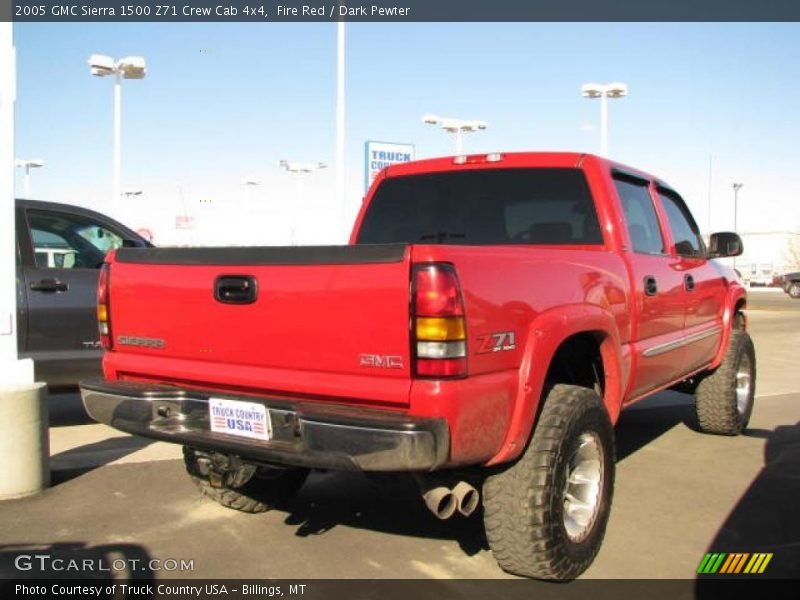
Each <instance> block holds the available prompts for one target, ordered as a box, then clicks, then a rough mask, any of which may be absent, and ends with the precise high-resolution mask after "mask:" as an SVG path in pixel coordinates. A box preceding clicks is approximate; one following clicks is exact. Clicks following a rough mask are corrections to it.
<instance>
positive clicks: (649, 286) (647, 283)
mask: <svg viewBox="0 0 800 600" xmlns="http://www.w3.org/2000/svg"><path fill="white" fill-rule="evenodd" d="M657 293H658V283H657V282H656V278H655V277H653V276H652V275H645V278H644V294H645V296H655V295H656V294H657Z"/></svg>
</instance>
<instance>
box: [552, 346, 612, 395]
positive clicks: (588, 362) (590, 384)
mask: <svg viewBox="0 0 800 600" xmlns="http://www.w3.org/2000/svg"><path fill="white" fill-rule="evenodd" d="M602 341H603V336H602V334H601V333H596V332H588V331H587V332H583V333H577V334H575V335H572V336H570V337H568V338H567V339H566V340H564V341H563V342H561V345H560V346H559V347H558V350H556V353H555V354H554V355H553V359H552V360H551V361H550V366H549V367H548V369H547V377H546V378H545V386H546V387H547V388H550V387H551V386H554V385H556V384H558V383H566V384H569V385H578V386H581V387H585V388H589V389H591V390H594V391H596V392H597V393H598V394H599V395H600V397H601V398H602V397H603V394H604V392H605V385H606V374H605V369H604V367H603V357H602V355H601V354H600V344H601V343H602Z"/></svg>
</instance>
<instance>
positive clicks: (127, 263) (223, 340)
mask: <svg viewBox="0 0 800 600" xmlns="http://www.w3.org/2000/svg"><path fill="white" fill-rule="evenodd" d="M409 269H410V252H409V249H408V247H406V246H405V245H402V244H399V245H380V246H339V247H324V248H323V247H292V248H192V249H189V248H186V249H172V248H165V249H121V250H118V251H117V253H116V256H115V257H114V259H113V260H112V264H111V269H110V275H109V279H110V282H109V289H110V298H109V310H110V317H111V318H110V326H111V335H112V338H113V351H112V352H110V353H108V354H107V355H106V359H105V365H106V371H107V375H108V371H109V370H112V371H115V372H116V377H117V378H122V379H125V378H129V379H137V372H141V373H146V374H147V378H148V379H152V378H153V377H154V376H156V377H159V378H161V380H162V381H166V382H168V381H170V380H171V379H174V380H176V381H177V380H179V381H180V383H181V384H192V385H194V384H196V385H197V387H203V386H208V387H210V388H214V387H215V386H216V385H217V384H219V385H220V386H222V387H225V388H230V389H236V388H238V389H240V390H242V391H247V390H248V389H251V390H252V391H253V392H254V393H263V392H265V391H268V392H271V393H277V394H281V393H283V394H286V395H288V396H293V395H302V396H306V397H324V396H329V395H335V396H337V397H339V398H350V399H352V400H354V401H356V402H367V403H373V402H374V403H380V404H392V405H406V404H407V403H408V391H409V387H410V356H409V353H410V343H409ZM244 281H248V282H250V283H249V284H245V287H246V288H247V287H249V288H250V289H251V290H252V289H253V288H254V289H255V293H254V298H252V299H251V298H249V296H248V297H245V298H238V299H237V298H236V297H234V298H233V299H232V300H233V301H231V299H230V298H228V299H227V300H226V299H225V297H224V291H223V292H222V293H223V296H220V286H223V287H224V286H225V285H231V282H233V285H236V282H244ZM248 293H252V292H248ZM241 300H244V302H242V301H241ZM249 300H252V301H249ZM143 361H144V362H143ZM376 380H377V381H376ZM362 390H363V391H362Z"/></svg>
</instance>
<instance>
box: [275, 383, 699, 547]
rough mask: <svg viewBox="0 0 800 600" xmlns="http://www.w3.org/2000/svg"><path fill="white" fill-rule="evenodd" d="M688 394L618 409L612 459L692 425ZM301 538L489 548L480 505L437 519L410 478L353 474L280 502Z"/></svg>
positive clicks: (324, 478)
mask: <svg viewBox="0 0 800 600" xmlns="http://www.w3.org/2000/svg"><path fill="white" fill-rule="evenodd" d="M695 422H696V420H695V417H694V405H693V399H692V397H691V396H688V395H686V394H680V393H677V392H665V393H662V394H658V395H657V396H656V397H654V398H652V399H649V400H645V401H643V402H642V403H641V404H639V405H637V407H636V408H635V409H632V410H628V411H625V412H623V416H622V417H621V419H620V423H619V425H618V426H617V460H618V461H619V460H623V459H624V458H625V457H627V456H630V455H631V454H633V453H634V452H636V451H637V450H639V449H640V448H642V447H643V446H646V445H647V444H649V443H650V442H652V441H653V440H655V439H656V438H658V437H659V436H661V435H663V434H664V433H666V432H667V431H669V430H670V429H672V428H673V427H675V426H676V425H678V424H681V423H683V424H685V425H686V426H687V427H690V428H695V427H696V426H695ZM279 509H281V510H285V511H286V512H287V513H288V515H287V516H286V524H287V525H294V526H296V527H297V529H296V531H295V534H296V535H298V536H301V537H305V536H312V535H322V534H324V533H326V532H327V531H330V530H331V529H333V528H334V527H336V526H337V525H344V526H347V527H356V528H359V529H368V530H371V531H380V532H385V533H393V534H399V535H403V536H412V537H427V538H440V539H453V540H455V541H457V542H458V544H459V545H460V546H461V549H462V550H463V551H464V553H465V554H467V555H468V556H472V555H474V554H477V553H478V552H480V551H482V550H488V549H489V545H488V542H487V541H486V535H485V533H484V530H483V518H482V513H481V511H480V509H479V510H478V511H476V513H475V514H474V515H472V516H471V517H470V518H464V517H461V516H459V515H456V516H454V517H453V518H451V519H449V520H447V521H440V520H439V519H437V518H436V517H435V516H433V515H432V514H431V513H430V512H429V511H428V510H427V509H426V508H425V506H424V504H423V502H422V499H421V498H420V494H419V491H418V488H417V486H416V484H415V483H414V482H413V481H412V480H411V478H410V477H408V478H406V477H402V476H381V477H370V478H367V477H365V476H364V475H361V474H358V473H345V472H338V473H336V472H327V473H314V474H312V476H311V477H310V478H309V480H308V482H307V483H306V485H305V486H304V487H303V489H302V491H301V492H300V494H299V495H298V496H297V497H295V498H293V499H292V500H290V501H288V502H286V503H285V504H284V505H282V506H280V507H279Z"/></svg>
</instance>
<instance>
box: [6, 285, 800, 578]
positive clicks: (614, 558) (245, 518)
mask: <svg viewBox="0 0 800 600" xmlns="http://www.w3.org/2000/svg"><path fill="white" fill-rule="evenodd" d="M749 320H750V330H751V333H752V335H753V338H754V340H755V344H756V351H757V356H758V377H757V387H756V395H757V401H756V405H755V410H754V413H753V417H752V419H751V422H750V426H749V428H748V430H747V431H746V433H745V434H744V435H742V436H739V437H735V438H729V437H719V436H708V435H703V434H700V433H698V432H696V431H695V430H694V429H693V427H694V425H693V422H694V418H693V407H692V401H691V397H689V396H686V395H682V394H678V393H675V392H665V393H662V394H658V395H657V396H655V397H653V398H651V399H648V400H646V401H644V402H641V403H639V404H637V405H635V406H633V407H631V408H630V409H629V410H627V411H625V412H624V413H623V415H622V417H621V419H620V422H619V424H618V426H617V430H616V435H617V446H618V450H617V453H618V466H617V478H616V487H615V493H614V503H613V508H612V511H611V518H610V521H609V525H608V530H607V533H606V539H605V542H604V544H603V547H602V549H601V551H600V554H599V556H598V558H597V560H596V561H595V563H594V564H593V565H592V567H591V568H590V569H589V570H588V571H587V572H586V573H585V575H584V577H586V578H646V579H651V578H678V579H691V578H693V577H694V576H695V571H696V569H697V566H698V564H699V562H700V561H701V559H702V558H703V556H704V555H705V553H706V552H750V553H752V552H772V553H774V557H773V559H772V562H771V563H770V565H769V568H768V570H767V574H768V575H772V576H776V575H782V576H793V577H798V576H800V511H798V510H797V499H798V498H800V476H798V474H800V368H798V364H799V363H798V360H797V352H798V349H800V301H792V300H791V299H789V298H788V297H786V296H785V295H784V294H776V293H769V292H753V293H752V294H751V295H750V311H749ZM50 408H51V413H50V418H51V429H50V443H51V468H52V479H53V484H52V486H51V487H50V488H49V489H47V490H45V491H44V492H43V493H42V494H40V495H37V496H35V497H32V498H28V499H23V500H12V501H6V502H2V503H0V578H2V577H15V576H22V575H25V574H27V575H31V574H32V573H21V572H20V571H18V570H17V569H16V568H15V566H14V559H15V557H17V556H19V554H21V553H24V552H28V551H29V550H37V551H43V552H48V553H50V554H52V555H54V556H62V557H68V558H77V559H83V558H98V557H101V558H102V557H105V558H106V559H107V560H111V558H114V557H123V558H125V557H127V558H136V559H140V560H143V561H146V560H148V559H160V560H161V561H166V560H167V559H175V560H178V561H180V560H181V559H183V560H192V561H193V563H194V564H193V570H191V571H182V572H181V571H178V572H165V571H157V572H152V571H150V570H145V571H146V572H144V573H137V572H134V573H131V576H137V577H156V578H158V577H178V576H180V577H197V578H217V577H220V578H223V577H224V578H293V579H307V578H488V579H491V578H509V577H510V576H509V575H507V574H505V573H504V572H503V571H501V570H500V569H499V568H498V567H497V565H496V564H495V562H494V560H493V558H492V555H491V552H490V551H489V549H488V545H487V542H486V539H485V537H484V534H483V527H482V522H481V519H480V515H477V516H474V517H473V518H470V519H464V518H461V517H458V518H454V519H452V520H450V521H446V522H442V521H438V520H437V519H436V518H435V517H433V516H432V515H431V514H429V513H428V511H427V510H426V509H425V508H424V506H423V504H422V501H421V500H420V498H419V494H418V492H417V491H416V488H415V486H414V484H413V483H411V482H410V481H408V480H405V479H403V478H398V479H396V480H381V481H378V482H376V481H371V480H369V479H367V478H365V477H363V476H361V475H359V474H355V473H332V472H328V473H314V474H313V475H312V476H311V478H310V479H309V481H308V483H307V484H306V485H305V486H304V488H303V489H302V490H301V492H300V494H299V495H298V496H297V497H296V498H294V499H293V500H292V501H290V502H288V503H286V504H285V505H283V506H281V507H280V508H279V509H277V510H274V511H271V512H269V513H265V514H261V515H247V514H241V513H237V512H235V511H232V510H228V509H225V508H222V507H221V506H219V505H217V504H215V503H214V502H212V501H210V500H207V499H203V498H201V496H200V494H199V493H198V491H197V490H196V489H195V488H194V486H193V485H192V483H191V482H190V481H189V479H188V477H187V476H186V475H185V472H184V469H183V464H182V460H181V459H180V448H179V447H177V446H173V445H170V444H165V443H153V442H150V441H149V440H145V439H141V438H136V437H132V436H128V435H124V434H122V433H120V432H118V431H116V430H114V429H111V428H108V427H105V426H103V425H98V424H95V423H92V422H90V421H89V420H88V419H87V417H86V416H85V414H84V413H83V410H82V407H81V404H80V400H79V398H78V396H77V394H74V393H66V394H53V395H51V398H50ZM109 557H111V558H109ZM139 564H141V563H139ZM125 574H126V573H125V572H123V573H120V575H125Z"/></svg>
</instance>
